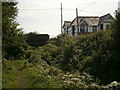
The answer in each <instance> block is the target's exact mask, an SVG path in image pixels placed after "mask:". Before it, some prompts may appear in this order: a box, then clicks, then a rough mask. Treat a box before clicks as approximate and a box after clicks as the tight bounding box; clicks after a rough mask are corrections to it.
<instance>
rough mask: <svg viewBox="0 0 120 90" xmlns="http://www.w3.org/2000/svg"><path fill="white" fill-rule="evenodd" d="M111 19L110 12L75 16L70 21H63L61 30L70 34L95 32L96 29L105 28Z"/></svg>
mask: <svg viewBox="0 0 120 90" xmlns="http://www.w3.org/2000/svg"><path fill="white" fill-rule="evenodd" d="M112 19H113V17H112V16H111V15H110V14H106V15H104V16H101V17H97V16H96V17H95V16H79V17H78V18H75V19H74V20H73V21H72V22H70V21H65V22H64V25H63V32H65V33H67V34H68V35H70V36H72V35H79V34H85V33H91V32H96V31H98V30H106V29H107V28H108V26H109V23H110V21H111V20H112ZM77 21H78V25H77Z"/></svg>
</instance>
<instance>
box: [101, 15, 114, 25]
mask: <svg viewBox="0 0 120 90" xmlns="http://www.w3.org/2000/svg"><path fill="white" fill-rule="evenodd" d="M108 17H109V18H111V19H113V17H112V16H111V15H110V14H109V13H108V14H106V15H104V16H101V17H100V19H99V24H102V23H103V22H104V20H105V19H106V18H108Z"/></svg>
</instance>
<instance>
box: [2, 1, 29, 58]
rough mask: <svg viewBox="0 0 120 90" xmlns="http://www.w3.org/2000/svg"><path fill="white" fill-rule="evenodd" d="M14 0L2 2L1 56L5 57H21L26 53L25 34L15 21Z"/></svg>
mask: <svg viewBox="0 0 120 90" xmlns="http://www.w3.org/2000/svg"><path fill="white" fill-rule="evenodd" d="M16 5H17V3H16V2H3V3H2V11H3V12H2V35H3V36H2V48H3V50H2V51H3V57H4V58H6V59H21V58H22V57H23V56H24V57H25V55H26V51H25V50H26V49H27V47H28V45H27V43H26V42H25V35H24V34H23V32H22V30H21V29H20V28H17V27H18V26H19V24H18V23H17V22H16V20H15V19H16V17H17V13H18V9H17V7H16Z"/></svg>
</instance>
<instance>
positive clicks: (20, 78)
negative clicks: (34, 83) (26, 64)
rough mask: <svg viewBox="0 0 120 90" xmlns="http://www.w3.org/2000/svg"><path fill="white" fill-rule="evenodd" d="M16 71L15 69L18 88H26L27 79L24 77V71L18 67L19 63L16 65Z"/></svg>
mask: <svg viewBox="0 0 120 90" xmlns="http://www.w3.org/2000/svg"><path fill="white" fill-rule="evenodd" d="M15 66H16V69H17V76H18V88H27V85H26V84H27V80H26V79H27V78H26V75H25V71H24V69H21V68H22V67H21V66H20V65H19V63H16V65H15Z"/></svg>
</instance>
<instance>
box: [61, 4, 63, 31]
mask: <svg viewBox="0 0 120 90" xmlns="http://www.w3.org/2000/svg"><path fill="white" fill-rule="evenodd" d="M62 22H63V16H62V3H61V33H62Z"/></svg>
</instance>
